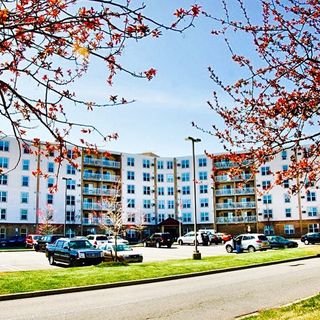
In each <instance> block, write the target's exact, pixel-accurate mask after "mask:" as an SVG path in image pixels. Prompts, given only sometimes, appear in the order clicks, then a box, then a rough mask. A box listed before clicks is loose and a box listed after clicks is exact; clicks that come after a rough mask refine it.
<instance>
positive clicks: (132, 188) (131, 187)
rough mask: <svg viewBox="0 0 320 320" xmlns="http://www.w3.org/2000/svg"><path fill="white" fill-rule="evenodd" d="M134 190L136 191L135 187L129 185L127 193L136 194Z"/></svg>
mask: <svg viewBox="0 0 320 320" xmlns="http://www.w3.org/2000/svg"><path fill="white" fill-rule="evenodd" d="M134 189H135V187H134V185H133V184H128V185H127V193H131V194H134V192H135V190H134Z"/></svg>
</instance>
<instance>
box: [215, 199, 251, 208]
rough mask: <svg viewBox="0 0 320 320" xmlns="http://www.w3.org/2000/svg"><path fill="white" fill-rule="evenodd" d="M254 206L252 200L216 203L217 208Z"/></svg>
mask: <svg viewBox="0 0 320 320" xmlns="http://www.w3.org/2000/svg"><path fill="white" fill-rule="evenodd" d="M255 207H256V203H255V202H254V201H244V202H229V203H216V209H217V210H230V209H252V208H255Z"/></svg>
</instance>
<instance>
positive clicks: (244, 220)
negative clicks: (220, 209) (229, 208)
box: [216, 216, 257, 223]
mask: <svg viewBox="0 0 320 320" xmlns="http://www.w3.org/2000/svg"><path fill="white" fill-rule="evenodd" d="M216 222H217V223H248V222H252V223H253V222H257V217H256V216H235V217H217V218H216Z"/></svg>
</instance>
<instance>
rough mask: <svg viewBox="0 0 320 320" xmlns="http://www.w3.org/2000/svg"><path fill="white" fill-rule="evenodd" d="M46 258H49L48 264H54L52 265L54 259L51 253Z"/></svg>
mask: <svg viewBox="0 0 320 320" xmlns="http://www.w3.org/2000/svg"><path fill="white" fill-rule="evenodd" d="M48 260H49V264H50V265H51V266H54V265H55V264H56V262H55V261H54V257H53V255H50V256H49V257H48Z"/></svg>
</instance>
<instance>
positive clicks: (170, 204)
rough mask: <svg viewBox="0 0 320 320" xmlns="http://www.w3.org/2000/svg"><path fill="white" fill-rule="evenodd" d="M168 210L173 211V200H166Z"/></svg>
mask: <svg viewBox="0 0 320 320" xmlns="http://www.w3.org/2000/svg"><path fill="white" fill-rule="evenodd" d="M167 204H168V209H174V200H168V203H167Z"/></svg>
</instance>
